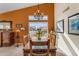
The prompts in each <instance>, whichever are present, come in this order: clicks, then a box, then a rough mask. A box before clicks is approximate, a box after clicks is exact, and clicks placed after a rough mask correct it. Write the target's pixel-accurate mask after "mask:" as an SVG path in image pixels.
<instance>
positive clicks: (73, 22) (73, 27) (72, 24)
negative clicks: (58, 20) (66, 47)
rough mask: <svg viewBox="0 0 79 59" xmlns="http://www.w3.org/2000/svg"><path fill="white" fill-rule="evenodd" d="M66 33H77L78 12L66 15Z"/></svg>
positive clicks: (78, 24) (78, 32)
mask: <svg viewBox="0 0 79 59" xmlns="http://www.w3.org/2000/svg"><path fill="white" fill-rule="evenodd" d="M68 33H69V34H75V35H79V13H76V14H74V15H72V16H70V17H68Z"/></svg>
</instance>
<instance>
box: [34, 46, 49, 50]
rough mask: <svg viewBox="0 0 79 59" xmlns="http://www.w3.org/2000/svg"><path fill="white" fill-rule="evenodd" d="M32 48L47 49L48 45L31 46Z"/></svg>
mask: <svg viewBox="0 0 79 59" xmlns="http://www.w3.org/2000/svg"><path fill="white" fill-rule="evenodd" d="M32 49H48V46H32Z"/></svg>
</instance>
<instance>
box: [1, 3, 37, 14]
mask: <svg viewBox="0 0 79 59" xmlns="http://www.w3.org/2000/svg"><path fill="white" fill-rule="evenodd" d="M35 5H38V4H37V3H0V14H2V13H6V12H9V11H13V10H18V9H22V8H27V7H31V6H35Z"/></svg>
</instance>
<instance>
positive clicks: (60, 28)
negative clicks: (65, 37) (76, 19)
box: [56, 20, 64, 33]
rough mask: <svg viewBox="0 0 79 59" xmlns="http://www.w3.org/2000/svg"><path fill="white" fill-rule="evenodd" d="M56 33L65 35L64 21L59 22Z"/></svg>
mask: <svg viewBox="0 0 79 59" xmlns="http://www.w3.org/2000/svg"><path fill="white" fill-rule="evenodd" d="M56 32H57V33H64V20H60V21H58V22H57V27H56Z"/></svg>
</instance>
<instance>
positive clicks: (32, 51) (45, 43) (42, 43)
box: [30, 40, 50, 55]
mask: <svg viewBox="0 0 79 59" xmlns="http://www.w3.org/2000/svg"><path fill="white" fill-rule="evenodd" d="M32 46H43V48H44V49H40V48H38V47H37V48H36V49H35V48H34V49H33V48H32ZM45 46H46V48H45ZM49 47H50V40H48V41H43V42H35V41H32V40H30V54H31V55H32V53H34V51H37V53H39V52H40V53H43V52H45V53H47V54H49ZM38 51H39V52H38Z"/></svg>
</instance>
